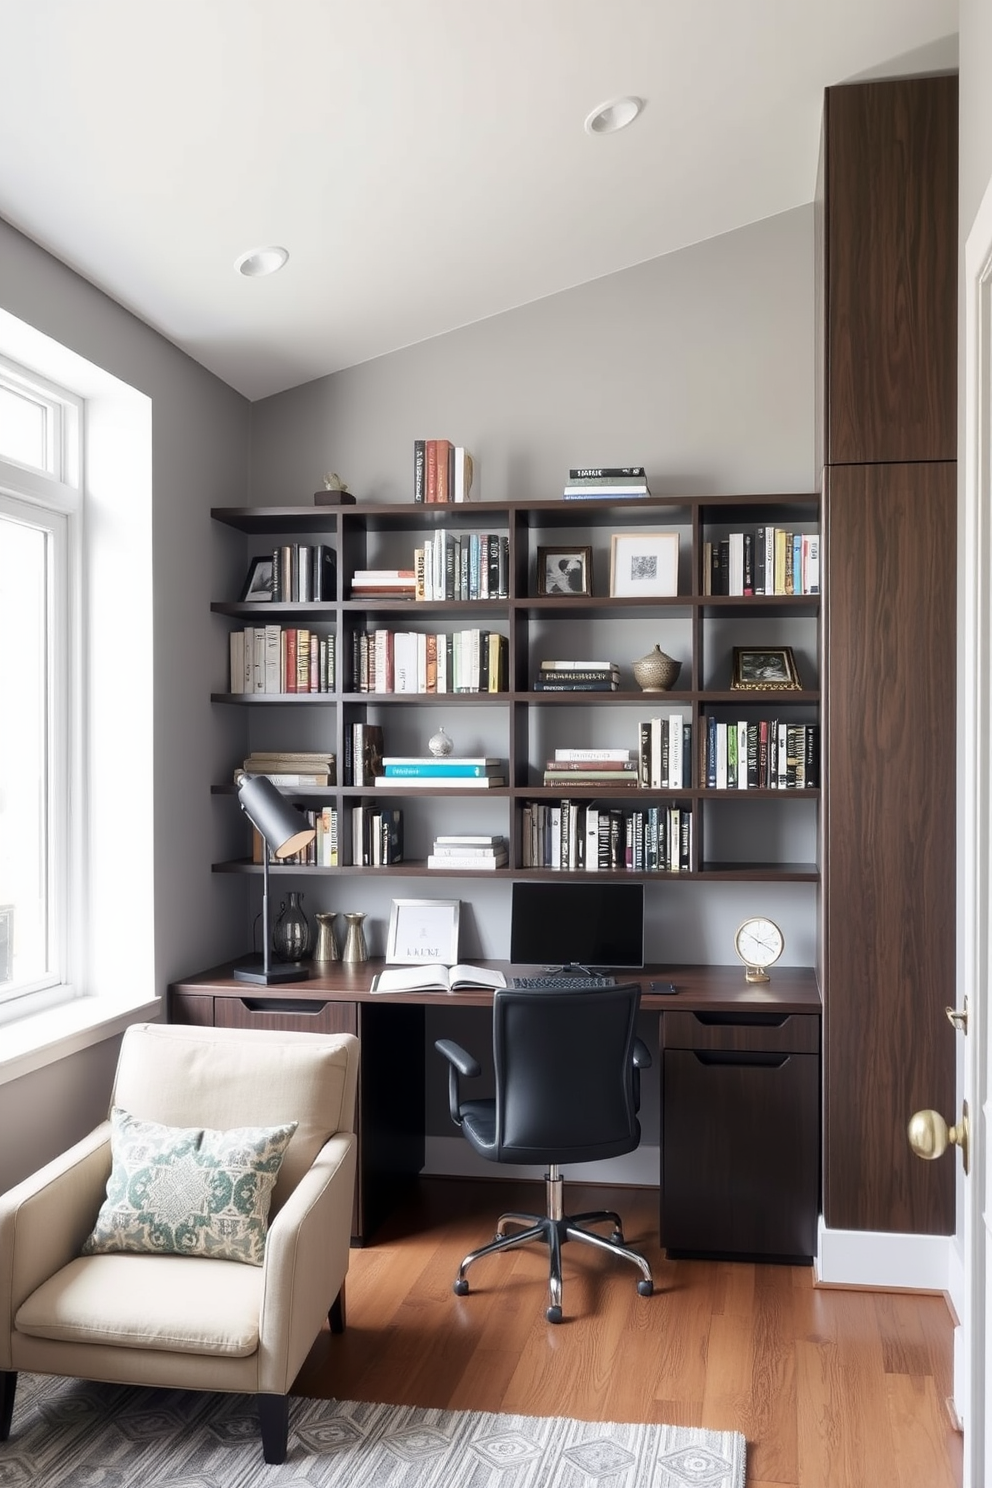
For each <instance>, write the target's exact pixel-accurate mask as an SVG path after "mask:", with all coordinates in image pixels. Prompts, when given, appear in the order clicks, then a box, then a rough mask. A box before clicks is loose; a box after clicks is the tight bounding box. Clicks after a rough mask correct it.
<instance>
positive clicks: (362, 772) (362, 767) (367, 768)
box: [343, 722, 383, 785]
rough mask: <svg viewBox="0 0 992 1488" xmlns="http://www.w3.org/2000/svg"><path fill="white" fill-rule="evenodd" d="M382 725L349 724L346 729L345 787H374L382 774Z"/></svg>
mask: <svg viewBox="0 0 992 1488" xmlns="http://www.w3.org/2000/svg"><path fill="white" fill-rule="evenodd" d="M382 751H383V738H382V724H381V723H364V722H361V723H348V724H345V729H344V761H343V763H344V783H345V785H372V784H373V782H374V781H375V778H376V776H377V775H381V774H382Z"/></svg>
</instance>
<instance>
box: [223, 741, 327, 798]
mask: <svg viewBox="0 0 992 1488" xmlns="http://www.w3.org/2000/svg"><path fill="white" fill-rule="evenodd" d="M240 768H241V769H242V770H244V772H245V774H246V775H267V776H268V777H269V779H270V780H271V781H272V784H273V785H278V786H279V787H280V789H287V790H294V789H295V790H310V789H312V788H315V787H318V786H325V785H334V784H335V781H336V776H335V772H334V755H333V754H327V753H325V752H322V751H313V750H311V751H307V750H280V749H266V750H255V751H253V752H252V753H251V754H249V755H248V757H247V759H246V760H245V762H244V764H243V765H242V766H241V767H240ZM238 773H239V772H238V771H235V778H236V777H237V775H238Z"/></svg>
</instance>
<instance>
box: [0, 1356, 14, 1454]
mask: <svg viewBox="0 0 992 1488" xmlns="http://www.w3.org/2000/svg"><path fill="white" fill-rule="evenodd" d="M16 1389H17V1371H16V1370H15V1369H0V1441H6V1440H7V1438H8V1436H9V1435H10V1423H11V1421H12V1420H13V1418H14V1392H15V1391H16Z"/></svg>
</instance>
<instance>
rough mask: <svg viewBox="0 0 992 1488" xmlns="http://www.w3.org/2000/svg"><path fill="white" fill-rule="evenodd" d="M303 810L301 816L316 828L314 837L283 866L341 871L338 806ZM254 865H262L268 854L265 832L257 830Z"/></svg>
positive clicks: (253, 830) (253, 838)
mask: <svg viewBox="0 0 992 1488" xmlns="http://www.w3.org/2000/svg"><path fill="white" fill-rule="evenodd" d="M300 809H301V814H302V815H303V816H304V817H306V819H307V821H308V822H309V823H310V825H311V827H313V829H314V833H315V835H314V837H313V838H312V840H311V841H310V842H308V843H307V845H306V847H304V848H301V850H300V851H299V852H297V853H291V854H290V856H289V857H288V858H280V860H279V861H280V862H281V863H291V864H293V865H298V866H300V867H306V868H339V867H340V866H341V850H340V844H339V840H338V813H337V809H336V807H334V806H323V807H315V808H312V809H309V810H304V809H303V808H300ZM251 836H252V849H251V856H252V862H253V863H261V862H262V860H263V855H264V853H265V844H264V842H263V840H262V836H261V833H260V832H259V831H258V830H257V828H256V827H252V829H251Z"/></svg>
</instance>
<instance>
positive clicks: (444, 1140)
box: [421, 1137, 661, 1188]
mask: <svg viewBox="0 0 992 1488" xmlns="http://www.w3.org/2000/svg"><path fill="white" fill-rule="evenodd" d="M660 1161H661V1159H660V1154H659V1150H658V1148H657V1147H648V1146H645V1144H644V1143H643V1142H642V1143H641V1145H640V1147H638V1148H637V1149H636V1151H634V1152H628V1153H625V1155H624V1156H623V1157H611V1158H608V1159H607V1161H606V1162H598V1163H575V1164H573V1165H572V1166H571V1167H566V1168H564V1169H563V1171H564V1176H565V1183H566V1185H567V1184H568V1182H569V1180H570V1179H571V1180H572V1181H573V1182H575V1183H616V1184H623V1185H624V1186H626V1187H633V1188H657V1187H658V1174H659V1172H660V1171H661V1169H660ZM421 1171H422V1172H423V1173H426V1174H431V1175H434V1176H438V1177H440V1176H444V1177H451V1178H543V1177H544V1168H543V1167H540V1166H531V1167H523V1166H520V1167H518V1166H517V1165H516V1164H511V1163H491V1162H486V1160H485V1158H483V1157H478V1156H477V1155H476V1153H475V1152H473V1150H472V1148H471V1147H470V1146H469V1145H468V1143H467V1142H466V1141H465V1139H464V1138H463V1137H428V1138H427V1141H426V1144H425V1148H424V1166H423V1168H422V1169H421Z"/></svg>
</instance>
